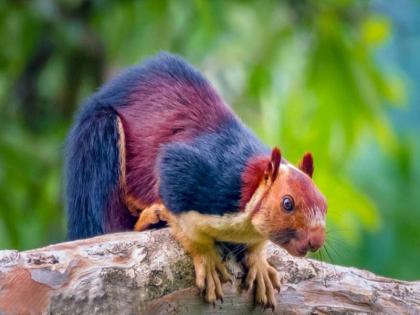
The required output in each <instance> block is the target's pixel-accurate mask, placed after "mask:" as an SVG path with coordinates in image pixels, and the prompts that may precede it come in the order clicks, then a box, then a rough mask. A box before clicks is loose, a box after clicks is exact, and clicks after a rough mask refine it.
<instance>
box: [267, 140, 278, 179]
mask: <svg viewBox="0 0 420 315" xmlns="http://www.w3.org/2000/svg"><path fill="white" fill-rule="evenodd" d="M280 162H281V153H280V150H279V148H277V147H275V148H273V150H272V151H271V160H270V162H268V164H267V168H266V169H265V172H264V178H265V179H266V180H267V179H268V178H270V179H271V182H273V181H274V180H275V179H276V177H277V175H278V173H279V167H280Z"/></svg>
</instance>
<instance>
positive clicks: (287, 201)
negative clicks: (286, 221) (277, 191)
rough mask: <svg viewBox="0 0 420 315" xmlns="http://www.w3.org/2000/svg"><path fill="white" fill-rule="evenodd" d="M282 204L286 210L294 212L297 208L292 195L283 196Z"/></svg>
mask: <svg viewBox="0 0 420 315" xmlns="http://www.w3.org/2000/svg"><path fill="white" fill-rule="evenodd" d="M282 206H283V209H284V211H286V212H292V211H293V210H294V208H295V203H294V201H293V198H292V197H290V196H285V197H283V200H282Z"/></svg>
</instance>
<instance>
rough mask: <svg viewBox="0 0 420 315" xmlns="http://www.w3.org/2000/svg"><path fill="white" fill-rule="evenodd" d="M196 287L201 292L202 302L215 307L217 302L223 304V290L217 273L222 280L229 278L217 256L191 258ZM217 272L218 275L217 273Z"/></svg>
mask: <svg viewBox="0 0 420 315" xmlns="http://www.w3.org/2000/svg"><path fill="white" fill-rule="evenodd" d="M193 261H194V268H195V275H196V285H197V287H198V288H199V289H200V290H201V292H202V294H203V296H204V300H205V301H206V302H207V303H209V304H213V305H215V303H216V301H217V300H220V301H221V303H223V289H222V282H221V280H220V277H219V273H220V274H221V275H222V279H223V278H227V277H230V276H229V274H228V273H227V271H226V269H225V266H224V265H223V264H222V262H221V260H220V258H219V257H217V255H208V256H201V255H199V256H195V257H193ZM218 272H219V273H218Z"/></svg>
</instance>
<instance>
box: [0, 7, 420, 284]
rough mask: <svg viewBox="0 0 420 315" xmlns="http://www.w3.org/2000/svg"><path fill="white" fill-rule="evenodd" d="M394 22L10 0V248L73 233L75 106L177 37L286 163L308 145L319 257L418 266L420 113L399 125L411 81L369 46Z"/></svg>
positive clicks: (4, 62)
mask: <svg viewBox="0 0 420 315" xmlns="http://www.w3.org/2000/svg"><path fill="white" fill-rule="evenodd" d="M394 29H395V25H394V24H393V21H392V19H391V18H390V17H389V16H387V15H386V14H384V13H383V12H380V10H378V9H375V7H374V6H373V5H372V3H371V2H366V1H356V0H353V1H352V0H346V1H339V0H328V1H314V0H312V1H311V0H305V1H292V0H289V1H268V0H264V1H250V2H248V1H239V0H237V1H222V0H214V1H206V0H197V1H194V2H188V1H111V0H107V1H106V0H104V1H88V0H74V1H70V0H61V1H58V0H57V1H53V0H35V1H30V2H26V1H6V2H1V3H0V39H1V40H2V42H3V43H4V45H3V47H2V49H1V50H0V69H1V74H0V248H5V247H14V248H19V249H25V248H32V247H37V246H41V245H45V244H48V243H51V242H57V241H61V240H63V239H64V235H65V229H64V226H65V224H64V221H65V213H64V209H63V202H62V196H61V187H62V185H61V164H62V160H63V146H64V141H65V135H66V132H67V131H68V128H69V126H70V124H71V121H72V116H73V114H74V112H75V111H76V110H77V107H78V104H80V103H81V101H82V100H83V99H84V98H85V97H87V96H88V95H89V94H91V93H92V92H94V91H95V90H96V89H97V88H98V87H99V86H100V84H101V83H102V82H103V81H105V80H106V79H107V78H109V77H111V76H113V75H114V74H115V73H117V72H118V71H119V70H120V69H121V68H122V67H125V66H129V65H131V64H134V63H137V62H139V61H140V60H142V59H143V58H145V57H147V56H149V55H152V54H154V53H156V52H157V51H159V50H168V51H171V52H176V53H179V54H181V55H183V56H184V57H185V58H186V59H188V60H189V61H191V62H192V63H195V64H196V65H197V66H198V67H199V68H200V69H202V70H203V71H204V73H205V74H206V75H207V76H208V77H209V78H210V79H211V81H212V82H213V83H214V85H215V86H216V87H217V89H218V90H219V91H220V92H221V93H222V95H223V96H224V97H225V99H226V100H227V101H228V103H230V104H232V106H233V107H234V109H235V111H236V112H237V113H238V114H239V115H240V116H241V118H242V119H243V120H244V121H245V122H246V123H247V124H248V125H250V126H251V127H252V128H253V129H254V130H255V131H256V132H257V133H258V134H259V136H260V137H262V139H264V140H265V141H266V142H267V143H268V144H270V145H280V147H281V149H282V152H283V154H284V155H285V156H286V157H287V158H288V159H289V160H290V161H297V160H298V159H299V157H300V156H301V155H302V154H303V153H304V152H305V151H312V152H313V154H314V156H315V167H316V172H315V181H316V182H317V183H318V184H319V186H320V187H321V190H322V191H323V192H324V193H325V194H326V196H327V198H328V201H329V212H328V220H329V222H328V225H329V233H328V244H327V249H326V251H325V252H324V253H323V254H322V252H321V256H323V257H321V256H318V258H321V259H327V260H333V261H334V262H335V263H344V264H353V265H355V266H359V267H365V268H368V269H371V270H373V271H376V272H380V273H382V274H385V275H390V276H395V277H401V278H408V279H410V278H415V277H419V276H420V270H419V269H418V266H417V265H418V261H420V251H419V249H420V245H419V241H418V239H420V230H419V229H418V228H417V224H416V222H419V221H418V220H419V219H420V213H419V208H420V200H419V198H418V197H417V196H416V195H417V194H418V191H419V189H420V180H419V178H420V177H419V175H420V174H419V173H420V168H419V166H418V165H416V164H415V163H414V161H415V159H416V157H417V159H418V158H419V155H420V150H419V149H420V145H419V142H420V141H419V140H418V139H417V138H416V136H415V135H416V132H418V128H417V125H416V124H415V123H413V121H414V122H418V120H411V122H410V124H411V125H410V126H411V127H407V125H405V126H404V128H400V127H399V126H396V125H395V123H394V122H393V119H392V114H393V113H395V112H398V111H403V110H404V109H401V106H403V105H404V104H406V103H407V102H408V101H407V98H408V96H407V95H409V93H408V92H407V87H406V84H405V81H404V80H403V76H402V75H401V72H398V71H390V70H389V69H388V68H387V67H385V66H384V65H383V64H381V63H380V62H378V61H377V58H376V57H375V56H376V55H377V51H378V49H380V48H381V47H383V46H384V45H385V44H386V43H387V42H388V41H389V40H390V38H391V37H392V36H395V35H393V32H394ZM393 107H394V108H395V109H392V108H393Z"/></svg>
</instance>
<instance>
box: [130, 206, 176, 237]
mask: <svg viewBox="0 0 420 315" xmlns="http://www.w3.org/2000/svg"><path fill="white" fill-rule="evenodd" d="M167 212H168V210H167V209H166V208H165V206H164V205H163V204H162V203H154V204H152V205H151V206H149V207H147V208H144V209H143V210H141V212H140V215H139V218H138V220H137V223H136V225H135V226H134V231H138V232H141V231H144V230H147V229H148V228H149V227H150V226H151V225H153V224H157V223H159V222H160V221H168V216H167Z"/></svg>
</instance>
